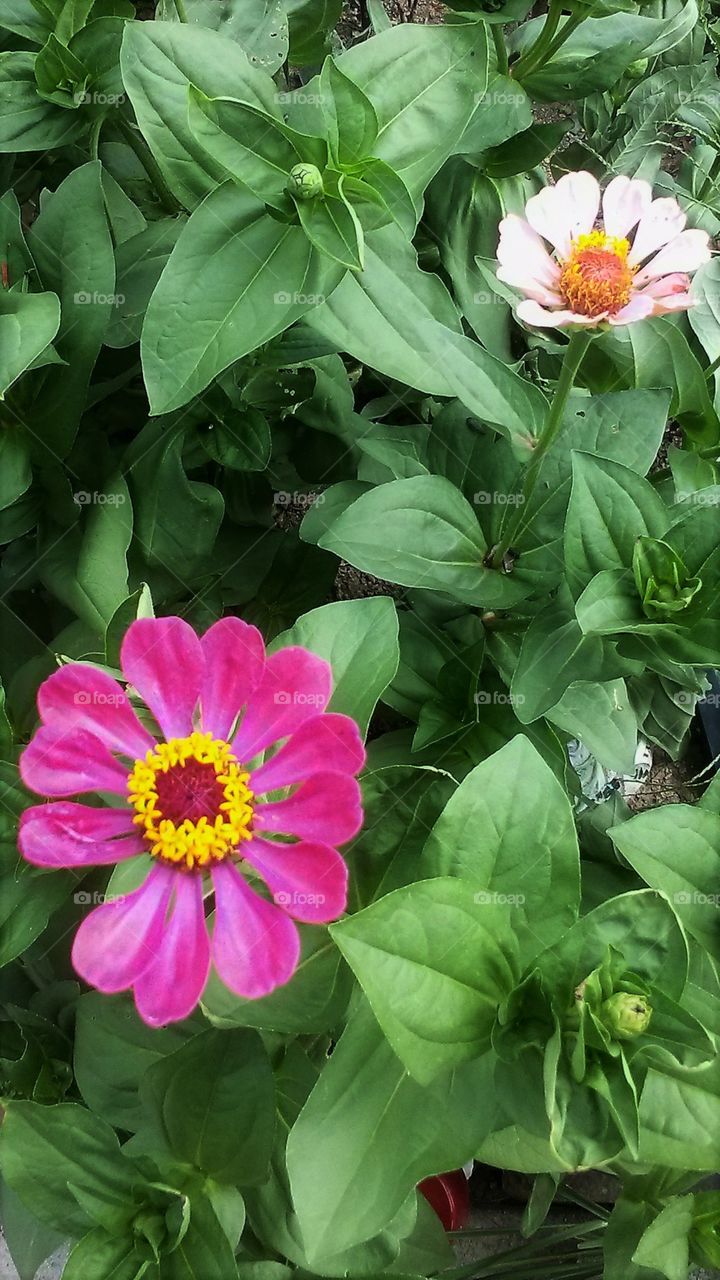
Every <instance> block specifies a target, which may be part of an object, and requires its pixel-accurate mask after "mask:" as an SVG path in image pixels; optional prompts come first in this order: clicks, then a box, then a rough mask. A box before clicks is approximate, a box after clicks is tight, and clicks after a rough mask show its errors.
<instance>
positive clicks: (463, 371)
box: [427, 324, 548, 458]
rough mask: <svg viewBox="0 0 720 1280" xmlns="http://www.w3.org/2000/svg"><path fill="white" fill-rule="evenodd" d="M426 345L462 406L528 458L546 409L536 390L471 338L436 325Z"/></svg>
mask: <svg viewBox="0 0 720 1280" xmlns="http://www.w3.org/2000/svg"><path fill="white" fill-rule="evenodd" d="M431 333H432V340H431ZM427 345H428V347H430V348H431V349H433V348H434V349H435V350H436V351H437V353H438V356H439V358H440V361H441V364H442V368H443V370H444V373H445V376H446V377H447V378H448V379H449V380H450V382H451V383H452V387H453V392H454V394H455V395H456V396H457V397H458V399H460V400H461V401H462V403H463V404H464V405H465V407H466V409H468V410H469V411H470V413H473V414H475V415H476V417H478V418H480V419H482V421H483V422H487V423H489V424H490V425H491V426H493V427H496V428H497V429H498V430H499V431H501V432H502V433H503V435H507V436H508V438H509V439H510V440H511V441H512V442H513V444H514V445H515V446H516V449H517V452H518V454H519V456H520V457H522V458H529V456H530V453H531V450H532V446H533V442H534V440H535V439H536V438H537V436H538V435H539V434H540V431H541V430H542V427H543V424H544V422H545V418H546V416H547V412H548V404H547V401H546V399H545V397H544V395H543V394H542V392H541V391H540V389H539V388H538V387H536V386H534V385H533V383H531V382H526V381H525V379H524V378H521V377H519V376H518V374H516V373H513V371H512V369H508V367H507V365H506V364H504V363H503V361H502V360H499V359H498V358H497V356H493V355H491V354H490V352H489V351H484V350H483V348H482V347H481V346H479V345H478V343H477V342H473V340H472V338H466V337H464V336H463V335H462V334H459V333H451V331H450V330H449V329H443V328H441V326H439V325H437V324H435V325H433V326H432V330H430V329H429V330H428V335H427Z"/></svg>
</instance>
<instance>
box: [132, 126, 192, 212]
mask: <svg viewBox="0 0 720 1280" xmlns="http://www.w3.org/2000/svg"><path fill="white" fill-rule="evenodd" d="M118 123H119V125H120V129H121V131H122V134H123V136H124V137H125V139H126V141H127V142H128V144H129V146H131V147H132V149H133V151H134V152H135V155H136V156H137V158H138V160H139V161H140V163H141V165H142V167H143V169H144V170H145V172H146V174H147V176H148V178H149V179H150V181H151V182H152V184H153V186H154V187H155V190H156V191H157V193H158V195H159V197H160V201H161V203H162V204H163V205H164V207H165V209H166V210H167V211H168V213H184V209H183V207H182V205H181V204H180V201H179V200H176V199H175V196H174V195H173V193H172V191H171V190H170V188H169V186H168V185H167V183H166V181H165V179H164V178H163V175H162V173H161V171H160V166H159V165H158V163H157V160H156V159H155V157H154V155H153V153H152V151H151V150H150V148H149V146H148V145H147V143H146V142H145V140H144V139H143V138H142V137H141V136H140V134H139V133H138V132H137V130H135V129H134V128H133V126H132V125H131V124H130V123H129V121H127V120H123V119H121V120H120V121H119V122H118Z"/></svg>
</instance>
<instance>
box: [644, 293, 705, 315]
mask: <svg viewBox="0 0 720 1280" xmlns="http://www.w3.org/2000/svg"><path fill="white" fill-rule="evenodd" d="M699 301H700V299H699V298H694V297H693V296H692V294H690V293H672V294H668V296H667V297H665V298H655V300H654V302H655V305H654V306H653V315H654V316H665V315H668V314H669V313H670V312H671V311H689V310H690V308H691V307H696V306H697V304H698V302H699Z"/></svg>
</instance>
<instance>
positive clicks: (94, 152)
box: [89, 116, 105, 160]
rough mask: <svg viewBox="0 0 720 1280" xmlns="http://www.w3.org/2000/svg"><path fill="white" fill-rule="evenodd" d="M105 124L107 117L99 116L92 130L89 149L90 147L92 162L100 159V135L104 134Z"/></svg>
mask: <svg viewBox="0 0 720 1280" xmlns="http://www.w3.org/2000/svg"><path fill="white" fill-rule="evenodd" d="M104 123H105V116H98V118H97V120H96V121H95V122H94V124H93V127H92V129H91V130H90V139H89V147H90V159H91V160H97V159H98V156H99V152H100V134H101V132H102V127H103V125H104Z"/></svg>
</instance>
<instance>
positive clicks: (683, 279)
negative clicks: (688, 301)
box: [641, 271, 690, 298]
mask: <svg viewBox="0 0 720 1280" xmlns="http://www.w3.org/2000/svg"><path fill="white" fill-rule="evenodd" d="M689 286H690V277H689V276H687V275H685V273H684V272H683V271H674V272H673V273H672V275H669V276H661V278H660V279H659V280H651V281H650V284H646V285H645V286H644V287H643V289H642V291H641V292H642V293H644V294H646V295H647V297H648V298H666V297H670V296H672V294H673V293H685V292H686V291H687V289H688V288H689Z"/></svg>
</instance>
